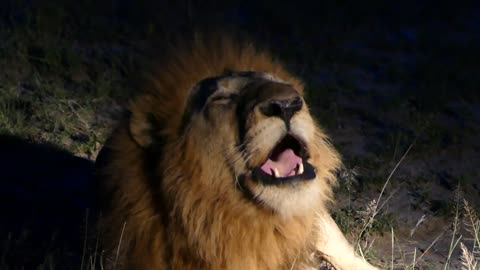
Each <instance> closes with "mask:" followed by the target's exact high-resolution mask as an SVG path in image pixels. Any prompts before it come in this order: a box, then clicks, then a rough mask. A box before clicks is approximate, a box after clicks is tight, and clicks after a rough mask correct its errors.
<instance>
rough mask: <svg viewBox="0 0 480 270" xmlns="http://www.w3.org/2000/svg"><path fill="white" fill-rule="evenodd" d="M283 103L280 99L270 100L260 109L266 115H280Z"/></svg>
mask: <svg viewBox="0 0 480 270" xmlns="http://www.w3.org/2000/svg"><path fill="white" fill-rule="evenodd" d="M284 107H285V106H284V104H283V103H282V102H281V101H277V100H272V101H269V102H268V103H267V105H266V106H265V107H264V109H263V110H262V112H263V114H265V115H266V116H280V115H282V112H283V108H284Z"/></svg>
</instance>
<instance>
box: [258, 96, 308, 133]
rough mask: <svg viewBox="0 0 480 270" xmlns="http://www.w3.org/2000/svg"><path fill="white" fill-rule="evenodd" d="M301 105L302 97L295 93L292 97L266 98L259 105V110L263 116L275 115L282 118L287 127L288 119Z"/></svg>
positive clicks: (288, 124)
mask: <svg viewBox="0 0 480 270" xmlns="http://www.w3.org/2000/svg"><path fill="white" fill-rule="evenodd" d="M302 106H303V101H302V99H301V98H300V97H299V96H298V95H295V96H294V97H290V98H287V99H271V100H267V101H266V102H264V104H263V105H261V106H260V111H261V112H262V113H263V114H264V115H265V116H269V117H273V116H276V117H280V118H282V119H283V121H285V123H286V124H287V127H289V126H290V119H291V118H292V116H293V115H294V114H295V113H296V112H298V111H300V110H301V109H302Z"/></svg>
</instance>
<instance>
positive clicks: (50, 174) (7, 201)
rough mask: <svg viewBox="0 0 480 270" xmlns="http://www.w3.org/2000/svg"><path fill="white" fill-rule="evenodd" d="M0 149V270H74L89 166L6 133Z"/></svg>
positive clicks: (88, 200)
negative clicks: (0, 269) (67, 269)
mask: <svg viewBox="0 0 480 270" xmlns="http://www.w3.org/2000/svg"><path fill="white" fill-rule="evenodd" d="M0 149H1V150H0V171H1V176H0V212H1V214H0V244H2V245H3V246H0V268H2V269H5V268H4V267H8V268H9V269H11V267H12V266H13V267H15V268H12V269H17V268H18V269H42V266H43V268H46V269H51V268H53V267H55V266H57V267H55V268H56V269H57V268H58V266H59V265H62V267H61V268H62V269H66V268H65V267H68V264H69V263H71V264H72V265H71V266H72V267H73V266H76V268H78V266H79V265H80V261H81V257H80V256H81V254H82V253H81V251H82V249H83V240H84V239H85V235H84V232H85V231H86V228H85V227H86V226H85V220H86V215H87V209H92V207H93V206H94V192H93V181H92V180H93V162H92V161H89V160H87V159H83V158H79V157H75V156H74V155H72V154H70V153H68V152H66V151H64V150H61V149H58V148H57V147H54V146H52V145H48V144H36V143H32V142H29V141H26V140H23V139H20V138H17V137H14V136H10V135H0ZM88 212H89V216H94V215H93V214H92V211H91V210H88ZM91 223H93V222H91ZM82 232H83V233H82ZM27 254H28V256H26V255H27ZM67 262H69V263H67ZM52 266H53V267H52Z"/></svg>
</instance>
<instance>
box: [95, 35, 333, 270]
mask: <svg viewBox="0 0 480 270" xmlns="http://www.w3.org/2000/svg"><path fill="white" fill-rule="evenodd" d="M173 47H175V48H174V50H172V51H171V52H170V53H168V55H167V57H164V58H163V60H162V61H160V62H161V63H160V64H159V68H158V69H157V71H156V72H155V73H153V75H152V76H151V80H150V84H149V85H148V86H147V87H146V89H144V91H143V92H142V94H140V95H139V96H138V97H137V98H136V99H134V101H133V102H132V103H131V105H130V107H129V108H128V114H127V116H126V117H125V119H124V120H123V121H121V122H120V123H119V125H118V127H117V129H116V130H115V131H114V133H113V135H112V136H111V137H110V139H109V140H108V141H107V143H106V145H105V147H104V149H103V150H102V153H101V154H100V156H99V158H98V161H97V167H98V170H97V176H98V179H99V185H100V201H101V202H102V206H101V209H102V217H101V220H100V223H99V224H100V226H99V228H100V234H101V237H102V243H103V247H104V249H105V251H106V252H107V262H106V264H107V265H108V267H110V268H116V269H249V270H255V269H272V270H273V269H307V267H306V266H307V265H309V264H311V263H312V261H313V260H314V257H315V256H314V255H315V252H316V250H315V244H316V243H315V241H316V239H318V238H319V237H321V236H322V235H321V234H322V231H321V228H317V226H316V225H315V224H316V220H317V219H318V215H319V213H320V215H328V211H326V209H325V208H326V206H325V202H326V201H328V200H330V198H331V194H332V192H331V187H332V186H333V185H334V184H335V181H336V180H335V177H334V171H335V170H336V169H337V168H338V167H339V166H340V160H339V157H338V155H337V154H336V152H335V151H334V150H333V148H332V147H331V146H330V145H329V144H328V142H327V138H326V136H325V135H324V133H323V132H322V131H321V130H320V128H318V127H317V126H315V129H316V131H315V135H316V137H315V138H316V140H318V142H317V143H316V150H317V152H318V153H316V154H318V155H319V156H321V159H322V161H321V163H319V164H317V166H319V167H318V168H317V171H318V174H319V178H320V179H321V181H320V187H321V194H320V195H321V198H320V199H319V200H318V203H317V202H315V205H314V206H312V207H313V208H314V209H315V210H319V211H311V212H308V214H304V215H301V216H292V217H289V218H286V217H283V216H279V215H276V214H275V213H273V212H272V211H271V210H269V209H263V208H261V207H255V206H252V205H253V204H254V203H253V202H252V201H251V200H249V199H248V198H246V197H245V196H244V194H242V193H241V192H238V190H235V189H234V188H232V189H230V190H228V191H225V189H222V188H221V187H216V186H215V184H213V183H212V181H211V179H210V178H212V177H226V178H228V177H230V176H228V175H214V173H217V172H218V170H213V169H214V168H216V167H218V166H224V165H223V164H209V161H208V160H205V159H204V158H202V155H201V154H199V153H200V152H201V149H199V146H198V145H197V144H196V142H194V141H191V140H190V139H189V138H191V137H190V136H182V135H179V130H180V129H181V128H182V123H183V119H182V118H183V116H184V113H185V111H186V109H187V101H188V96H189V94H190V91H191V89H192V87H194V86H195V85H196V84H197V83H198V82H199V81H201V80H203V79H205V78H209V77H215V76H218V75H220V74H225V72H228V71H261V72H268V73H269V74H273V75H274V76H276V77H278V78H281V79H282V80H283V81H286V82H288V83H289V84H290V85H292V86H293V87H294V88H295V89H297V90H299V92H302V91H303V90H302V89H303V83H302V82H301V81H300V80H299V79H297V78H296V77H295V76H293V75H291V74H290V73H289V72H287V71H286V69H285V68H284V66H283V65H282V64H280V63H279V62H277V61H275V60H274V59H273V58H272V57H271V56H270V55H269V54H268V53H266V52H262V51H258V50H256V49H255V48H254V47H253V46H252V45H250V44H249V43H239V42H236V41H234V40H233V39H221V40H216V41H214V42H205V39H193V40H192V41H191V42H189V43H188V45H182V46H178V44H177V45H176V46H173ZM188 132H195V130H189V131H188ZM220 132H233V131H228V130H222V131H220ZM219 143H221V142H219ZM209 150H210V151H211V150H212V149H209ZM206 164H207V165H206ZM209 168H211V169H212V172H210V171H209ZM220 191H221V193H220ZM108 267H107V268H108ZM302 267H303V268H302Z"/></svg>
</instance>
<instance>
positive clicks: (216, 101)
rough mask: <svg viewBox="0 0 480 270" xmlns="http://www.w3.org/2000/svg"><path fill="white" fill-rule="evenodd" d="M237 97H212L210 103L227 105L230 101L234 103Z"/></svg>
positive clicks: (234, 95)
mask: <svg viewBox="0 0 480 270" xmlns="http://www.w3.org/2000/svg"><path fill="white" fill-rule="evenodd" d="M237 97H238V94H225V95H218V96H214V97H212V99H211V102H212V103H214V104H228V103H230V102H231V101H234V100H235V99H236V98H237Z"/></svg>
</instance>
